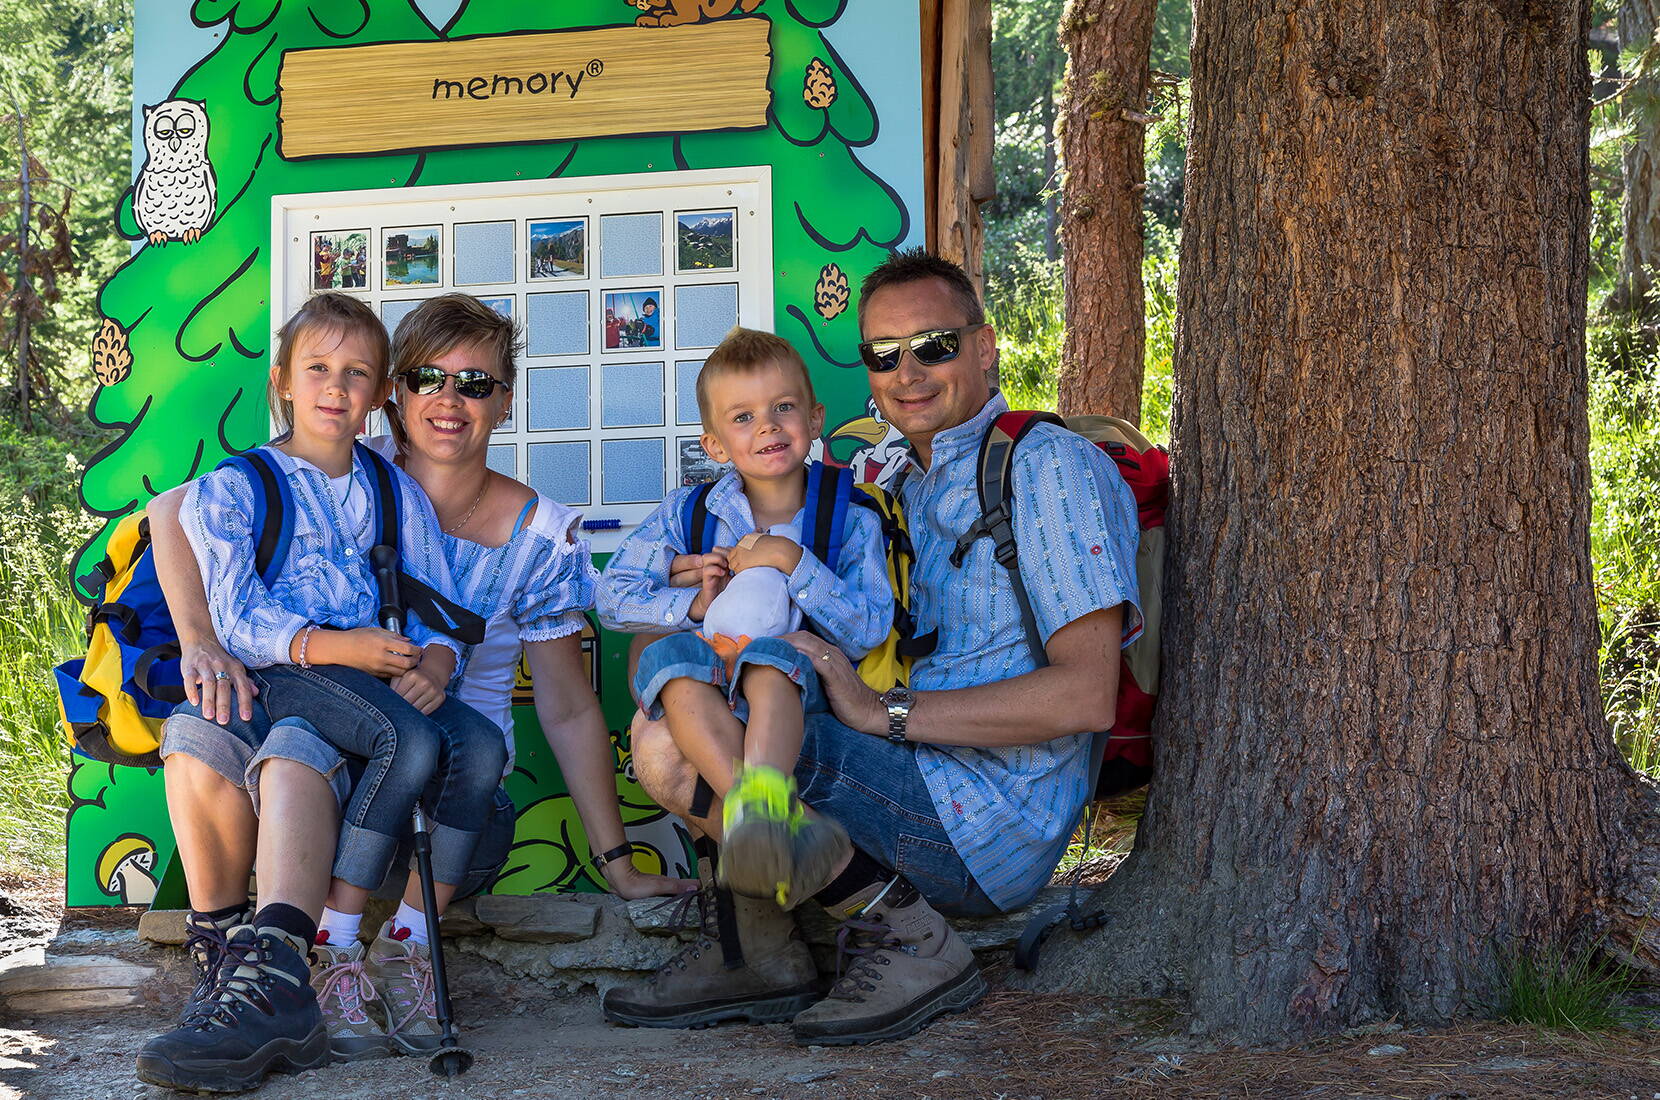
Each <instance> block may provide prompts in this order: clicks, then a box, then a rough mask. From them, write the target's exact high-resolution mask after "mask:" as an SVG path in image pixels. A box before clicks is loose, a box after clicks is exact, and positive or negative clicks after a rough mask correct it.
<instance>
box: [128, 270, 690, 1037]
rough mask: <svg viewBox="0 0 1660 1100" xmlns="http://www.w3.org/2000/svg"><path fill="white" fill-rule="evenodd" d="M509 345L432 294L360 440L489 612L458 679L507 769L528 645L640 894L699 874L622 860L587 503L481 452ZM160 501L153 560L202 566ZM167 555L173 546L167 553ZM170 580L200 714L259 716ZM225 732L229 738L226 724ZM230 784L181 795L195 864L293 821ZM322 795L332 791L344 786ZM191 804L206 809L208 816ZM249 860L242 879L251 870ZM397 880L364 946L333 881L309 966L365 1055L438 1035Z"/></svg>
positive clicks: (507, 379) (625, 884) (550, 712)
mask: <svg viewBox="0 0 1660 1100" xmlns="http://www.w3.org/2000/svg"><path fill="white" fill-rule="evenodd" d="M515 345H516V333H515V330H514V326H513V323H512V322H511V321H510V320H508V319H506V318H504V317H502V316H501V315H499V314H497V313H496V312H494V311H493V310H491V309H490V308H489V307H488V306H486V305H484V304H483V303H482V302H480V301H479V300H478V299H476V298H473V297H471V296H469V295H463V294H448V295H443V296H441V297H438V298H434V299H430V300H428V301H426V302H424V303H423V304H422V305H421V306H420V307H418V308H417V309H416V310H415V311H414V312H412V313H411V314H410V315H409V316H408V317H406V318H405V319H404V321H403V323H402V324H401V325H399V327H398V332H397V338H396V340H394V341H393V344H392V349H391V350H392V371H391V374H392V390H391V392H392V399H391V400H389V401H387V403H386V406H385V408H386V412H387V419H388V423H389V425H390V427H391V429H392V433H393V434H392V436H390V437H387V436H382V437H377V438H371V439H368V440H365V441H364V442H366V443H367V444H368V445H369V446H371V447H372V448H374V449H375V450H377V451H378V452H379V453H380V454H382V456H384V457H386V458H389V459H391V460H393V461H395V462H396V463H397V465H398V466H400V467H401V468H402V469H403V471H404V472H405V473H407V474H408V475H409V476H410V477H411V478H413V479H414V481H415V482H416V483H417V484H419V486H420V487H421V489H422V490H423V491H424V492H425V493H426V494H427V496H428V498H429V500H430V501H431V503H432V506H433V510H434V511H435V512H436V514H437V520H438V526H439V529H440V531H441V536H440V540H439V541H440V542H441V543H442V549H443V552H444V555H445V557H446V558H447V559H448V561H449V563H450V567H451V573H452V575H453V576H454V578H455V582H456V588H457V591H458V595H459V597H460V602H461V603H463V604H464V605H466V606H467V607H468V608H469V609H471V610H472V611H474V612H476V613H477V614H478V615H480V616H481V617H482V618H483V619H484V620H485V622H486V627H485V637H484V641H483V642H482V643H480V644H479V645H476V646H472V647H469V648H468V649H467V650H466V651H465V652H464V653H463V655H462V660H461V663H460V664H459V665H458V669H459V670H460V671H459V679H458V680H457V681H454V682H452V684H451V685H450V689H451V692H452V693H453V694H454V695H455V696H456V698H458V699H460V700H461V701H463V702H466V703H468V704H469V705H471V706H472V707H473V708H474V709H476V710H477V711H479V712H480V713H481V714H483V715H484V716H485V717H487V718H489V719H491V720H492V721H493V722H494V723H495V725H496V726H497V727H498V728H499V729H500V731H501V736H502V738H503V740H504V741H505V745H506V752H507V767H506V769H504V771H503V775H505V774H506V772H507V771H511V769H512V766H513V765H512V751H513V726H512V716H511V697H512V688H513V681H514V677H515V673H516V668H517V665H518V661H519V655H520V653H521V651H522V652H523V653H524V654H525V656H526V658H527V662H528V664H529V666H530V670H531V674H532V678H533V681H534V685H535V687H534V691H535V702H536V711H537V717H538V719H539V721H540V724H541V727H542V730H543V732H544V735H545V736H546V737H547V739H548V742H549V744H550V746H551V747H552V748H553V750H554V754H555V756H556V758H557V760H558V762H559V767H560V770H561V772H562V774H563V775H564V777H565V781H566V785H567V788H568V789H569V791H570V793H571V798H572V801H573V802H574V803H575V805H576V808H577V812H578V813H579V814H580V816H581V818H582V822H583V826H584V829H585V831H586V832H587V835H588V839H589V844H590V847H591V848H592V849H593V850H594V851H595V852H597V853H599V854H598V855H597V856H596V857H595V859H594V862H595V864H596V865H598V866H599V868H600V870H601V873H602V874H603V875H604V877H605V879H606V882H607V884H608V885H609V886H610V887H611V889H612V890H613V891H614V892H616V893H617V894H619V895H621V896H623V897H626V898H631V899H632V898H640V897H649V896H652V895H660V894H673V893H680V892H684V891H687V890H692V889H695V888H696V883H694V882H688V881H685V880H680V879H674V878H668V877H665V876H661V875H649V874H645V873H642V872H640V871H639V870H637V869H636V868H635V867H634V864H633V862H632V860H630V859H629V858H628V856H629V851H630V848H629V844H628V842H627V840H626V837H625V836H624V833H623V825H622V818H621V814H620V812H619V809H618V803H617V794H616V780H615V764H614V758H613V755H612V748H611V744H610V738H609V734H608V732H607V729H606V726H605V723H604V719H603V717H602V715H601V712H600V708H599V702H598V700H597V699H596V698H595V696H594V692H593V689H592V687H591V686H590V683H589V680H588V676H587V673H586V672H585V671H584V665H583V659H582V652H581V630H582V626H583V622H584V615H583V612H584V610H585V609H586V608H588V607H589V606H591V604H592V602H593V594H594V581H595V579H596V577H595V574H594V572H593V568H592V565H591V562H590V556H589V551H588V545H587V543H586V542H584V541H579V540H577V539H576V538H574V532H575V530H576V529H577V524H578V522H579V520H580V518H581V517H580V516H579V515H578V514H577V513H576V512H574V511H572V510H571V509H569V508H567V507H565V506H564V505H561V504H558V503H556V502H554V501H552V500H549V499H548V498H547V497H544V496H542V495H540V494H538V493H536V492H535V491H534V490H532V489H531V488H530V487H528V486H526V485H524V484H522V483H520V482H518V481H515V480H513V479H512V478H509V477H506V476H505V475H502V474H500V473H496V472H494V471H492V470H490V469H489V468H488V467H487V466H486V464H485V459H486V454H487V448H488V446H489V441H490V433H491V432H492V431H493V430H494V429H495V427H496V426H497V425H499V424H500V423H501V422H502V421H503V420H504V419H505V418H506V416H507V414H508V410H509V408H510V401H511V392H512V385H513V383H514V381H515V379H516V374H517V368H516V363H515V361H514V352H515ZM158 504H159V505H160V506H159V507H158V506H152V522H153V523H154V524H155V525H156V526H157V528H158V530H160V531H161V535H160V537H158V539H157V548H158V569H159V570H160V571H162V572H163V573H164V574H166V573H167V572H169V570H168V566H169V565H170V564H172V565H173V566H175V568H176V567H177V565H178V562H177V560H176V559H179V558H184V559H185V567H186V569H188V568H189V567H190V565H191V564H192V563H191V562H190V561H189V559H188V557H187V551H188V547H184V548H182V549H181V546H180V544H182V543H183V539H182V537H178V538H174V537H170V536H174V535H176V534H177V532H176V529H174V530H167V529H166V528H167V527H168V526H169V525H167V524H166V523H165V521H158V519H157V518H156V517H158V516H161V515H165V512H166V504H167V499H166V497H165V496H164V497H163V498H158ZM169 551H171V553H169ZM168 557H172V558H174V559H175V561H173V562H172V563H170V562H169V561H167V560H166V559H167V558H168ZM163 582H164V585H166V587H167V591H168V597H169V605H170V607H171V608H172V609H173V611H174V618H175V621H176V622H177V623H178V624H179V627H180V641H181V645H182V648H183V650H184V652H183V655H182V657H181V662H180V663H181V672H182V674H183V678H184V682H185V686H186V691H187V692H188V693H190V694H191V695H192V697H193V701H195V700H197V699H199V700H200V703H201V715H202V717H203V718H206V719H209V720H217V721H218V722H221V723H223V722H225V721H227V720H229V719H232V718H233V712H234V711H235V710H240V712H241V716H242V718H243V719H244V721H245V722H246V720H247V719H248V717H249V715H250V712H254V713H255V714H256V715H257V712H258V711H259V710H260V707H259V704H258V701H257V700H254V699H252V695H253V691H252V684H251V682H250V681H249V680H248V679H247V677H246V676H245V674H244V671H243V669H242V667H241V665H240V664H239V663H238V662H236V661H235V660H234V658H230V657H229V656H228V655H227V654H226V653H225V652H224V650H223V649H222V648H221V647H220V646H219V645H218V644H217V642H216V641H215V640H214V639H213V638H212V635H211V633H207V634H205V635H204V634H203V633H202V632H200V631H196V630H192V629H189V628H188V627H187V624H189V623H191V622H199V621H201V616H200V615H199V614H198V612H199V610H200V609H199V608H197V607H195V606H193V605H194V603H195V601H197V600H200V599H201V596H200V589H199V587H198V588H197V589H196V591H195V592H194V593H192V592H191V591H190V587H189V586H188V585H180V584H177V583H175V584H168V583H167V582H168V577H167V576H166V575H164V576H163ZM181 588H182V591H176V589H181ZM368 720H370V721H372V720H373V716H372V715H371V716H368ZM291 732H293V731H291ZM326 732H327V731H325V732H324V734H323V735H320V738H321V737H325V736H326ZM198 736H200V734H199V735H198ZM225 736H226V737H227V738H228V737H230V736H231V735H230V734H229V732H228V731H227V732H226V733H225ZM498 751H500V745H498ZM345 763H346V767H345V768H335V769H319V771H320V772H321V773H322V776H321V778H319V777H317V776H311V777H310V778H309V779H308V778H305V777H303V776H294V775H293V772H292V770H290V771H289V772H287V773H285V775H287V776H289V777H290V779H289V781H290V782H293V783H297V784H310V785H312V786H317V785H320V784H323V783H327V782H329V781H331V780H332V781H333V782H334V785H335V786H336V787H337V788H338V785H339V780H338V777H337V772H345V771H348V770H350V771H355V770H356V769H355V767H353V765H354V764H355V763H357V762H356V761H354V760H352V759H350V757H347V759H346V761H345ZM170 778H172V777H170ZM191 778H192V779H199V780H200V783H198V784H197V786H199V787H210V786H214V784H213V780H214V779H215V778H216V777H215V776H213V775H206V774H204V775H201V776H194V775H193V776H192V777H191ZM222 784H223V781H221V784H220V785H222ZM269 785H270V779H269V778H268V779H267V780H266V786H267V787H269ZM170 786H171V785H170ZM235 793H236V792H234V791H230V792H223V791H218V790H214V791H205V792H203V793H201V794H199V796H197V797H195V798H193V799H189V800H181V802H180V803H178V804H172V812H173V815H174V817H175V822H174V824H175V830H176V831H177V832H178V833H179V834H180V838H181V849H180V850H181V853H182V854H183V855H184V856H185V859H186V862H187V865H188V864H189V862H190V853H189V851H188V850H187V848H186V846H185V845H186V838H187V837H189V836H191V835H196V834H201V833H203V832H212V833H213V834H216V836H215V840H216V847H217V851H218V852H220V853H223V852H226V851H238V850H244V849H246V850H250V851H251V849H252V847H253V846H254V843H255V840H254V833H255V831H256V829H257V831H258V837H259V838H260V843H261V845H262V846H264V845H265V844H268V843H269V842H270V841H269V838H270V837H271V836H273V835H275V836H278V837H285V836H286V831H285V829H284V828H283V826H282V825H280V824H276V825H273V823H271V822H264V821H262V822H256V821H254V820H253V818H252V813H251V810H248V809H247V808H246V801H247V800H246V799H245V798H244V799H242V800H241V805H240V806H239V805H238V802H237V799H236V798H234V797H226V795H227V794H229V795H234V794H235ZM337 793H338V791H337ZM328 800H329V803H330V804H332V803H333V802H334V796H328ZM170 804H171V803H170ZM495 804H496V805H495V810H496V812H495V819H494V821H493V823H492V827H491V828H490V829H489V830H488V831H487V832H486V834H485V836H484V837H483V838H482V839H481V841H480V843H479V847H478V851H477V853H476V854H475V857H474V860H473V867H474V869H475V873H473V874H471V875H469V876H468V879H467V881H466V882H465V883H463V884H462V885H461V887H460V889H459V891H458V890H457V888H456V887H455V886H454V885H452V886H450V887H448V888H442V887H441V888H440V890H439V892H438V897H437V901H438V903H439V906H440V908H442V907H443V906H445V905H447V904H448V902H449V901H450V900H451V899H452V897H454V896H464V895H465V894H466V893H468V892H470V891H473V890H477V889H482V888H483V887H484V886H486V885H488V881H489V880H490V879H491V878H493V876H494V873H495V871H496V870H497V869H499V867H500V866H501V863H502V861H503V860H505V858H506V856H507V848H508V846H509V845H510V844H511V840H512V825H513V810H512V806H511V803H509V802H508V801H507V799H506V795H505V792H504V791H503V790H501V789H500V788H498V789H497V791H496V796H495ZM312 805H314V806H315V805H317V804H316V803H315V801H314V802H313V803H312ZM197 807H199V808H200V812H199V813H198V812H197V809H196V808H197ZM239 813H240V816H238V814H239ZM181 817H183V818H184V819H185V820H180V818H181ZM196 817H202V818H205V819H211V820H204V821H197V820H194V818H196ZM485 864H488V866H485ZM404 866H406V863H404V862H399V861H394V863H393V865H392V868H391V873H390V874H389V875H388V883H389V884H390V883H391V882H392V876H393V875H397V876H400V877H401V876H402V874H403V872H402V871H401V870H400V868H401V867H404ZM219 870H220V871H221V872H222V873H221V874H220V875H218V877H230V878H234V877H235V875H236V874H237V869H236V868H231V869H229V870H228V872H226V871H225V869H224V868H220V869H219ZM478 872H482V873H478ZM240 873H241V877H242V878H241V880H242V881H243V882H246V877H247V869H246V868H242V869H241V870H240ZM401 885H402V886H403V889H404V893H403V898H404V900H403V904H402V906H401V907H400V908H399V910H398V912H397V914H396V915H395V916H394V917H393V918H392V920H391V921H389V922H387V924H386V926H385V927H383V928H382V929H381V931H380V935H379V936H378V937H377V938H376V940H375V942H374V944H373V945H372V946H371V947H370V949H369V953H368V956H367V958H365V957H364V956H363V955H362V953H361V951H360V950H357V951H354V950H353V945H354V944H355V942H356V938H357V932H358V923H359V921H360V919H361V913H362V911H363V903H364V894H363V893H362V892H359V891H342V890H340V889H338V888H337V887H331V889H330V893H329V897H328V907H327V908H325V909H324V910H323V915H322V920H321V921H320V922H319V925H320V934H319V940H320V941H321V942H320V943H319V946H318V951H317V954H318V955H319V958H320V960H321V963H322V965H320V966H319V968H318V970H317V972H316V974H315V975H314V985H315V987H316V988H317V991H318V997H319V1000H320V1002H321V1005H322V1009H323V1013H324V1016H325V1019H326V1021H327V1023H328V1025H329V1029H330V1032H331V1034H333V1035H335V1036H336V1037H337V1039H338V1040H339V1041H338V1042H337V1043H336V1045H337V1046H338V1047H339V1048H340V1049H342V1050H346V1049H350V1050H352V1051H353V1052H354V1053H355V1054H356V1056H358V1057H369V1056H373V1055H374V1054H378V1053H387V1052H388V1050H389V1049H390V1048H396V1049H401V1050H404V1051H406V1052H411V1053H413V1052H417V1051H423V1050H427V1049H429V1048H431V1047H433V1046H435V1044H436V1042H437V1039H438V1035H439V1031H438V1027H437V1023H436V1014H435V1010H434V1009H435V1006H434V1005H433V1002H432V997H431V988H432V987H431V981H430V977H429V976H428V975H429V969H428V968H429V967H430V947H429V945H427V944H426V943H425V942H424V940H425V938H426V935H425V933H426V927H425V923H424V919H423V915H422V913H421V911H420V904H421V902H420V890H419V884H418V882H417V881H415V879H414V876H413V874H410V875H409V876H408V881H407V882H404V883H401ZM324 937H326V940H325V939H324ZM208 938H209V939H210V940H211V937H208ZM330 945H333V948H331V947H330ZM208 947H211V943H210V944H208ZM335 948H339V949H343V950H335ZM205 953H207V954H211V952H210V951H208V952H205ZM210 962H211V960H210ZM364 978H368V979H370V980H369V981H368V982H365V981H364ZM371 990H372V991H375V992H378V994H379V997H380V1000H381V1011H380V1012H379V1016H380V1017H381V1020H377V1019H375V1017H374V1016H372V1015H370V1014H369V1013H366V1012H365V1011H364V1009H365V994H366V993H367V992H369V991H371ZM382 1021H384V1023H382Z"/></svg>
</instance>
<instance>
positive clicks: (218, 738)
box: [159, 713, 254, 790]
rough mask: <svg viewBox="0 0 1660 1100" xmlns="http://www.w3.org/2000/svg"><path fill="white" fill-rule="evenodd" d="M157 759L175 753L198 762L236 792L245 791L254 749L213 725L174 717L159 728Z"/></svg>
mask: <svg viewBox="0 0 1660 1100" xmlns="http://www.w3.org/2000/svg"><path fill="white" fill-rule="evenodd" d="M159 751H160V755H161V759H162V760H163V761H165V760H166V759H167V758H168V757H169V756H172V755H174V754H175V753H179V754H183V755H185V756H189V757H191V758H193V759H196V760H200V761H201V762H202V763H204V764H206V765H207V766H208V767H210V768H212V769H213V771H214V772H215V773H216V774H218V775H219V776H220V777H222V778H223V779H224V780H225V781H226V782H227V783H230V784H232V785H233V786H235V787H237V788H238V789H240V790H247V789H248V778H247V777H248V761H250V760H252V759H253V756H254V747H253V746H252V745H250V744H248V743H247V742H246V741H244V740H243V739H242V738H240V737H237V736H236V735H235V734H234V733H232V732H231V731H230V730H227V729H226V728H225V727H224V726H221V725H220V724H219V723H217V722H210V721H208V720H207V719H206V718H203V717H201V716H200V715H197V714H183V713H176V714H174V715H172V716H171V717H169V718H168V719H167V720H166V721H165V722H163V723H162V724H161V746H160V750H159Z"/></svg>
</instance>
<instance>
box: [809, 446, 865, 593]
mask: <svg viewBox="0 0 1660 1100" xmlns="http://www.w3.org/2000/svg"><path fill="white" fill-rule="evenodd" d="M852 495H853V471H852V470H849V469H847V468H845V467H842V466H830V465H827V464H826V463H823V462H815V463H813V464H812V465H811V466H809V467H807V499H806V503H805V505H804V508H803V513H804V514H803V515H802V527H803V528H804V530H803V531H802V532H801V534H802V536H803V545H805V546H806V547H807V549H809V550H811V551H812V552H813V556H814V557H816V558H818V560H819V561H821V562H823V563H824V564H825V567H826V568H828V569H829V570H830V571H831V572H832V573H834V572H835V571H836V564H837V562H839V561H840V560H841V555H842V544H843V543H844V542H845V541H846V539H847V505H848V501H849V500H850V499H851V497H852Z"/></svg>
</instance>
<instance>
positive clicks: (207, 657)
mask: <svg viewBox="0 0 1660 1100" xmlns="http://www.w3.org/2000/svg"><path fill="white" fill-rule="evenodd" d="M179 648H180V650H181V652H180V654H179V675H180V676H181V677H183V678H184V694H185V698H186V699H189V700H190V701H191V702H192V703H193V704H195V705H196V706H197V707H199V708H201V711H202V717H203V718H206V719H207V720H208V721H210V722H218V723H219V724H220V725H224V724H225V723H226V722H229V721H230V720H231V708H232V706H233V705H234V706H235V707H236V709H237V710H238V711H239V712H240V713H241V715H242V720H243V721H244V722H249V721H252V720H253V717H254V696H256V695H258V694H259V689H258V688H257V687H255V686H254V682H253V681H252V680H250V679H248V670H247V669H246V668H244V667H243V665H242V662H241V661H239V660H237V659H236V658H235V657H232V656H231V655H230V654H229V653H227V652H225V647H224V646H221V645H220V644H219V643H218V642H217V641H207V640H201V641H195V642H185V641H182V640H181V641H180V643H179Z"/></svg>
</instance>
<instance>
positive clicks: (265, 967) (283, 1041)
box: [138, 924, 329, 1092]
mask: <svg viewBox="0 0 1660 1100" xmlns="http://www.w3.org/2000/svg"><path fill="white" fill-rule="evenodd" d="M305 949H306V945H305V944H303V943H301V942H300V941H298V940H296V939H294V938H293V937H292V936H290V935H288V934H287V933H286V932H284V931H283V930H282V929H280V928H257V929H256V928H254V927H252V926H251V925H246V924H244V925H239V926H238V927H236V928H234V929H232V930H231V934H230V936H229V937H228V938H227V939H226V942H225V949H224V957H223V959H222V960H221V962H220V964H219V970H218V976H217V980H216V981H215V983H214V986H213V989H212V990H211V991H210V993H209V995H208V997H207V998H206V999H205V1000H204V1001H202V1002H201V1004H200V1005H199V1006H198V1009H197V1011H196V1012H194V1013H192V1014H191V1016H190V1018H189V1019H188V1020H187V1021H186V1022H185V1023H183V1024H181V1025H180V1026H179V1027H176V1028H174V1029H173V1030H172V1031H169V1032H167V1033H166V1034H165V1035H158V1036H156V1037H155V1038H154V1039H151V1040H150V1041H149V1042H147V1043H145V1044H144V1046H143V1048H142V1049H141V1050H140V1051H139V1052H138V1078H139V1080H141V1081H146V1082H148V1083H150V1084H152V1085H160V1086H162V1087H163V1088H170V1089H178V1090H180V1091H184V1092H242V1091H244V1090H246V1089H251V1088H255V1087H257V1086H258V1085H259V1083H260V1082H261V1081H263V1080H264V1079H265V1075H266V1074H268V1073H273V1072H290V1073H298V1072H301V1071H303V1070H308V1069H315V1068H316V1067H317V1066H321V1065H326V1064H327V1063H328V1060H329V1033H328V1029H327V1028H326V1027H325V1026H324V1025H323V1014H322V1013H321V1012H320V1011H318V1008H317V997H316V996H315V995H314V994H313V993H312V991H311V984H310V982H309V981H308V980H307V979H308V978H309V977H310V976H311V975H310V970H309V968H308V967H307V966H306V960H305V957H304V952H305Z"/></svg>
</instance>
